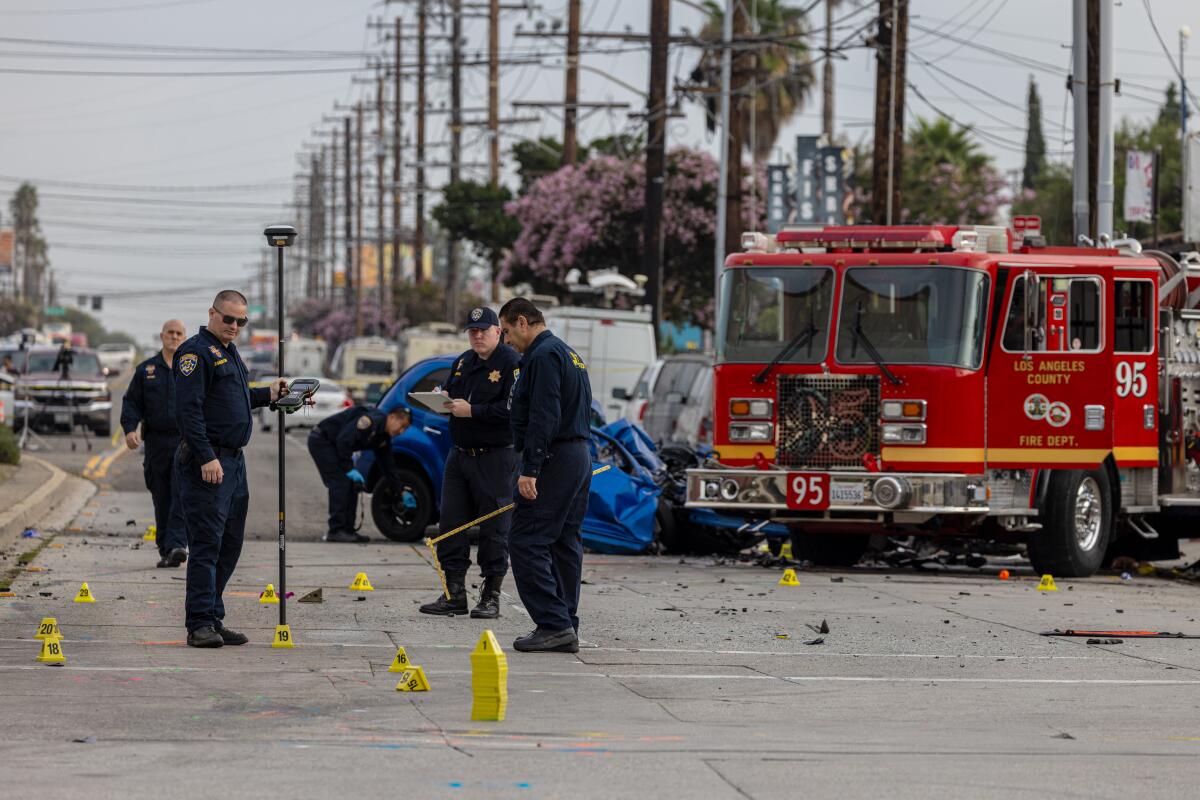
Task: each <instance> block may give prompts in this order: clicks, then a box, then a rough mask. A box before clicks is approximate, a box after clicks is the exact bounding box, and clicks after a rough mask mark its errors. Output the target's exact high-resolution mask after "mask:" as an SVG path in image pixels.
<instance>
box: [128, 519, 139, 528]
mask: <svg viewBox="0 0 1200 800" xmlns="http://www.w3.org/2000/svg"><path fill="white" fill-rule="evenodd" d="M125 525H126V526H128V527H132V526H134V525H137V520H136V519H127V520H125Z"/></svg>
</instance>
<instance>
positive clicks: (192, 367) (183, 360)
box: [179, 353, 200, 378]
mask: <svg viewBox="0 0 1200 800" xmlns="http://www.w3.org/2000/svg"><path fill="white" fill-rule="evenodd" d="M199 362H200V359H199V358H198V357H197V356H196V354H195V353H184V354H183V355H182V356H180V357H179V371H180V372H182V373H183V376H184V377H185V378H186V377H187V376H189V375H191V374H192V373H193V372H195V371H196V364H198V363H199Z"/></svg>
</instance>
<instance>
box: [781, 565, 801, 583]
mask: <svg viewBox="0 0 1200 800" xmlns="http://www.w3.org/2000/svg"><path fill="white" fill-rule="evenodd" d="M779 585H780V586H799V585H800V579H799V578H797V577H796V570H794V569H792V568H791V567H788V568H787V569H785V570H784V571H783V577H782V578H780V579H779Z"/></svg>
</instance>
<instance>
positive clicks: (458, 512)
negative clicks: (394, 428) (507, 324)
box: [414, 307, 520, 619]
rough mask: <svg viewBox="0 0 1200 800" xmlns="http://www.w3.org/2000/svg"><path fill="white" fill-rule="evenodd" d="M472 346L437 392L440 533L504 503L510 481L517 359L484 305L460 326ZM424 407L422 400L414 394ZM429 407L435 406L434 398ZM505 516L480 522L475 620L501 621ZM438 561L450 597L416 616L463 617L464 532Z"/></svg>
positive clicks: (467, 554) (467, 553)
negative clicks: (441, 432) (445, 417)
mask: <svg viewBox="0 0 1200 800" xmlns="http://www.w3.org/2000/svg"><path fill="white" fill-rule="evenodd" d="M463 327H464V328H465V329H466V331H467V336H468V339H469V340H470V344H471V349H470V350H467V351H466V352H465V353H463V354H462V355H461V356H460V357H459V358H458V360H457V361H455V362H454V368H453V369H452V370H451V371H450V377H449V379H448V380H447V381H446V384H445V386H443V387H442V393H443V394H444V395H445V397H446V398H447V400H446V401H445V402H444V403H443V405H444V408H443V409H434V410H441V411H442V413H449V414H450V441H451V443H452V445H453V446H452V447H451V449H450V455H449V457H448V458H447V459H446V471H445V474H444V475H443V477H442V511H441V518H440V520H439V522H438V529H439V532H441V533H445V532H446V531H450V530H454V529H455V528H457V527H458V526H460V525H463V524H464V523H466V522H468V521H470V520H472V519H475V518H477V517H481V516H483V515H484V514H487V513H488V512H490V511H495V510H496V509H497V508H501V507H503V506H506V505H508V504H509V503H511V502H512V499H513V487H514V486H515V485H516V480H517V475H516V473H517V459H516V455H515V453H514V452H513V437H512V428H510V427H509V419H508V395H509V392H510V391H511V390H512V385H513V381H515V380H516V377H517V364H518V362H519V361H520V356H518V355H517V352H516V351H515V350H513V349H512V348H511V347H509V346H508V345H506V344H503V343H501V341H500V320H499V318H498V317H497V316H496V312H495V311H492V310H491V309H490V308H483V307H481V308H474V309H472V310H471V311H470V312H469V313H468V315H467V321H466V324H465V325H464V326H463ZM414 399H419V400H420V401H421V402H422V403H423V404H426V405H432V404H430V403H428V402H426V397H425V396H421V397H416V396H415V395H414ZM435 402H436V401H435ZM511 518H512V515H510V514H501V515H499V516H498V517H495V518H493V519H490V520H488V521H486V522H484V523H483V524H481V525H480V530H479V552H478V554H477V555H476V561H477V562H478V563H479V568H480V571H481V572H482V573H483V588H482V590H480V593H479V603H478V604H477V605H476V606H475V608H473V609H472V610H471V612H470V613H471V616H472V617H475V618H478V619H495V618H496V617H498V616H500V586H501V584H502V583H503V582H504V576H505V575H506V574H507V573H508V529H509V525H510V521H511ZM438 559H439V560H440V561H441V563H442V567H443V569H444V570H445V572H446V588H447V590H448V592H449V594H450V597H449V599H447V598H446V596H445V595H444V594H439V595H438V597H437V599H436V600H434V601H433V602H431V603H426V604H425V605H423V606H421V609H420V610H421V613H423V614H435V615H438V616H455V615H458V614H466V613H467V591H466V577H467V570H468V569H469V568H470V566H471V545H470V541H469V540H468V539H467V536H466V535H465V534H460V535H458V536H451V537H450V538H449V539H446V540H445V541H444V542H443V543H441V544H440V545H438Z"/></svg>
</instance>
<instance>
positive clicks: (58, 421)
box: [54, 414, 71, 425]
mask: <svg viewBox="0 0 1200 800" xmlns="http://www.w3.org/2000/svg"><path fill="white" fill-rule="evenodd" d="M54 424H55V425H70V424H71V415H70V414H55V415H54Z"/></svg>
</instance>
